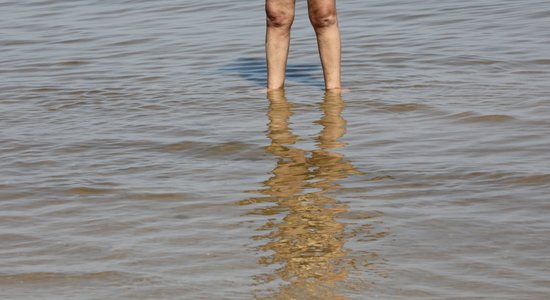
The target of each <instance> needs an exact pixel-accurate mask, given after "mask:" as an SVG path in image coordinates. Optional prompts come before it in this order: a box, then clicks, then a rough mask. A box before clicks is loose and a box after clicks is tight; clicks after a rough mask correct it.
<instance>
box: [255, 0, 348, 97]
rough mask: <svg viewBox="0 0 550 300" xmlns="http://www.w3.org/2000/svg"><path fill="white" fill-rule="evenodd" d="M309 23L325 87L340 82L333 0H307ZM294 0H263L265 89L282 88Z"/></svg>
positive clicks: (338, 33) (336, 26) (335, 86)
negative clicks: (315, 38) (313, 31)
mask: <svg viewBox="0 0 550 300" xmlns="http://www.w3.org/2000/svg"><path fill="white" fill-rule="evenodd" d="M307 6H308V14H309V20H310V22H311V25H312V26H313V28H314V29H315V34H316V36H317V45H318V47H319V55H320V57H321V65H322V66H323V75H324V78H325V89H327V90H338V89H340V88H341V86H340V56H341V54H340V29H339V28H338V18H337V15H336V0H307ZM294 7H295V0H266V1H265V11H266V16H267V26H266V27H267V29H266V43H265V44H266V46H265V48H266V60H267V89H268V91H272V90H278V89H282V88H283V87H284V82H285V70H286V63H287V58H288V49H289V46H290V28H291V26H292V22H293V21H294Z"/></svg>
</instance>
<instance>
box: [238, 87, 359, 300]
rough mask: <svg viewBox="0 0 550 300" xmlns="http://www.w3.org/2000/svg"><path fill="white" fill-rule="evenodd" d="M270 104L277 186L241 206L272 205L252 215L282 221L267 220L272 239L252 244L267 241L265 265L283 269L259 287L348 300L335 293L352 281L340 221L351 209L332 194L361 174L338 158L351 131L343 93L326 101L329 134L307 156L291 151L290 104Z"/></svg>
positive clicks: (281, 294) (272, 182) (274, 95)
mask: <svg viewBox="0 0 550 300" xmlns="http://www.w3.org/2000/svg"><path fill="white" fill-rule="evenodd" d="M267 97H268V99H269V111H268V117H269V125H268V134H267V135H268V137H269V138H270V139H271V144H270V145H269V146H268V147H267V151H269V152H270V153H272V154H274V155H275V156H276V157H277V163H276V166H275V168H274V169H273V171H272V172H271V173H272V176H271V178H269V179H268V180H266V181H265V182H264V185H265V187H264V188H263V189H262V190H260V191H259V192H260V193H262V194H264V195H266V196H265V197H260V198H250V199H246V200H243V201H241V202H240V203H241V204H251V203H264V204H268V205H267V206H266V205H264V206H262V207H261V208H258V209H255V210H253V213H256V214H261V215H264V216H266V217H268V218H269V217H271V216H273V215H275V214H281V215H282V216H283V217H282V219H280V220H277V219H268V221H267V222H266V223H265V224H264V225H263V226H262V227H261V228H259V231H265V232H266V233H265V234H262V235H259V236H255V237H254V238H255V239H260V240H267V242H266V243H265V244H263V245H262V246H261V247H260V248H261V250H262V251H265V252H269V254H266V255H265V256H263V257H262V258H261V259H260V263H261V264H264V265H275V264H276V265H280V267H279V268H278V269H276V270H275V272H274V274H269V275H264V276H258V280H260V281H263V282H269V281H272V280H276V279H282V280H283V281H284V282H286V283H285V284H284V285H283V286H282V287H280V288H279V289H278V290H277V291H276V292H275V294H276V295H272V297H275V298H280V299H344V298H345V297H344V296H343V295H341V294H339V293H338V288H337V287H338V284H340V283H343V282H344V281H345V280H346V279H347V278H348V273H349V270H350V268H352V266H353V259H351V258H350V257H349V256H348V251H347V250H346V248H345V247H344V245H345V243H346V240H347V239H348V238H349V237H350V234H348V233H347V232H346V224H345V223H343V222H341V221H338V220H337V217H338V215H340V214H342V213H345V212H346V211H347V210H348V207H347V206H346V205H345V204H342V203H340V202H339V201H338V200H337V199H335V198H332V197H331V196H329V194H328V192H329V191H331V190H334V189H335V188H337V187H338V184H337V183H336V182H335V181H336V180H339V179H343V178H346V177H347V176H348V175H350V174H354V173H359V171H357V170H356V169H355V168H354V167H353V165H352V164H351V162H350V161H348V160H346V159H345V157H344V156H343V155H342V154H340V153H338V152H335V151H334V149H336V148H339V147H343V146H344V143H342V142H339V141H338V138H340V137H342V136H343V135H344V133H345V131H346V121H345V119H344V118H343V117H342V111H343V109H344V102H343V100H342V97H341V95H340V94H339V93H327V94H326V95H325V97H324V99H323V103H322V104H321V107H322V110H323V113H324V114H323V117H322V118H321V119H320V120H319V121H318V123H319V124H321V125H322V126H323V129H322V130H321V132H320V134H319V137H318V139H317V140H318V144H317V145H318V147H317V149H316V150H314V151H306V150H303V149H299V148H297V147H294V146H293V145H294V144H295V143H296V141H297V140H298V138H297V136H296V135H294V134H293V133H292V132H291V129H290V127H289V118H290V116H291V115H292V104H291V103H289V102H288V100H287V99H286V97H285V95H284V92H282V91H276V92H270V93H268V96H267ZM272 297H270V298H272Z"/></svg>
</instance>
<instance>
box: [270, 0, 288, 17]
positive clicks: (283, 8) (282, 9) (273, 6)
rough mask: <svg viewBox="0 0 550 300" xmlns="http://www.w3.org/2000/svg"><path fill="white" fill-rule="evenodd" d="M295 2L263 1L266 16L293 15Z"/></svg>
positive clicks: (281, 0)
mask: <svg viewBox="0 0 550 300" xmlns="http://www.w3.org/2000/svg"><path fill="white" fill-rule="evenodd" d="M294 3H295V0H265V11H266V13H267V15H268V16H269V15H287V16H293V15H294Z"/></svg>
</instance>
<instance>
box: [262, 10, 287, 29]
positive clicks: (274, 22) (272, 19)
mask: <svg viewBox="0 0 550 300" xmlns="http://www.w3.org/2000/svg"><path fill="white" fill-rule="evenodd" d="M266 15H267V26H268V27H272V28H280V29H287V30H290V27H291V26H292V22H294V14H292V13H289V12H284V11H269V10H268V11H267V12H266Z"/></svg>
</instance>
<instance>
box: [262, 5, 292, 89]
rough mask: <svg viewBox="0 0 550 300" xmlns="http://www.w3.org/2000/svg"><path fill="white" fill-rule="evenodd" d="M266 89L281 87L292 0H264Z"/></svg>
mask: <svg viewBox="0 0 550 300" xmlns="http://www.w3.org/2000/svg"><path fill="white" fill-rule="evenodd" d="M265 11H266V16H267V26H266V27H267V30H266V43H265V50H266V60H267V89H268V90H276V89H281V88H283V86H284V82H285V69H286V62H287V58H288V48H289V45H290V27H291V26H292V22H293V21H294V0H266V1H265Z"/></svg>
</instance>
